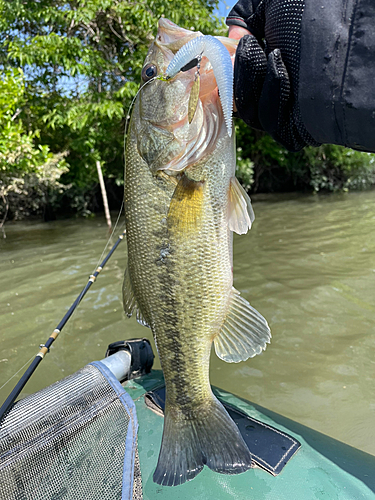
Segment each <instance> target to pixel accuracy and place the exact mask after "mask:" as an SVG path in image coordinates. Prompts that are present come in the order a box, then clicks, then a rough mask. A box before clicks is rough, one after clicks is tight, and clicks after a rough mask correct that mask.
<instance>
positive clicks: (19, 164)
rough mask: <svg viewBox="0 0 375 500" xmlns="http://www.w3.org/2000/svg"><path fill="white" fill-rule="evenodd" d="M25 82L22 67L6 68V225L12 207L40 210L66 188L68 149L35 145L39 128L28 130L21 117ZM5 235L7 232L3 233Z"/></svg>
mask: <svg viewBox="0 0 375 500" xmlns="http://www.w3.org/2000/svg"><path fill="white" fill-rule="evenodd" d="M24 92H25V84H24V77H23V73H22V71H21V70H20V69H10V70H7V71H4V72H3V74H2V78H1V79H0V199H1V205H0V206H1V208H2V212H3V217H2V221H1V222H0V227H1V228H2V227H3V225H4V222H5V219H6V217H7V214H8V210H9V208H10V210H11V211H12V212H13V214H14V215H18V216H20V215H21V213H22V211H23V213H26V214H29V213H30V212H35V213H38V212H40V211H43V209H44V208H45V206H46V204H47V197H48V194H49V192H50V191H51V190H58V191H62V190H63V189H64V186H63V185H62V184H60V183H59V179H60V176H61V175H62V174H63V173H64V172H66V171H67V167H66V165H65V162H64V160H63V157H64V156H65V154H64V153H60V154H57V155H55V154H53V153H51V152H50V151H49V148H48V146H46V145H43V146H42V145H39V146H35V144H34V141H35V139H36V138H37V137H38V135H39V131H38V130H34V131H32V132H31V131H29V132H26V131H25V129H24V125H23V123H22V121H21V119H20V114H21V110H22V107H23V105H24V103H25V100H24ZM3 234H4V235H5V233H3Z"/></svg>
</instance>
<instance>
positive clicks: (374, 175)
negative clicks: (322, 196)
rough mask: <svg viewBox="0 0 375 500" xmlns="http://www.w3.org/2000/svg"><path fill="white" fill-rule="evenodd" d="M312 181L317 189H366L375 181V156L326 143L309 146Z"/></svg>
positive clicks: (308, 155) (308, 159) (306, 151)
mask: <svg viewBox="0 0 375 500" xmlns="http://www.w3.org/2000/svg"><path fill="white" fill-rule="evenodd" d="M304 156H305V158H306V159H307V161H308V165H309V168H310V174H311V180H310V184H311V186H312V188H313V189H314V191H315V192H317V191H320V190H326V191H339V190H342V191H348V190H349V189H366V188H369V187H370V186H372V185H374V184H375V155H374V154H369V153H363V152H360V151H354V150H352V149H348V148H343V147H341V146H336V145H333V144H332V145H330V144H325V145H323V146H320V148H306V150H305V151H304Z"/></svg>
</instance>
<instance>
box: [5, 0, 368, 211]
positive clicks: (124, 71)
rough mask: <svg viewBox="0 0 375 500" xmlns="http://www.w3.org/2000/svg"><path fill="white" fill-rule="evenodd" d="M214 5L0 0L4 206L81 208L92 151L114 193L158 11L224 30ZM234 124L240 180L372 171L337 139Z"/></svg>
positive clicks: (91, 191) (88, 192)
mask: <svg viewBox="0 0 375 500" xmlns="http://www.w3.org/2000/svg"><path fill="white" fill-rule="evenodd" d="M215 5H217V0H189V2H186V1H183V0H173V1H172V0H147V1H146V0H142V1H140V2H136V3H134V2H129V1H128V0H38V1H37V2H36V1H34V0H12V1H9V0H0V71H1V72H2V73H1V74H0V203H2V205H3V208H4V207H6V206H7V205H9V204H10V205H12V206H13V209H12V208H11V210H13V213H14V214H15V215H17V216H21V215H22V213H25V214H26V213H40V212H41V211H44V210H45V209H46V206H47V205H48V204H52V205H54V206H55V207H57V206H60V205H61V204H63V205H64V204H65V205H66V207H68V208H69V209H72V210H74V211H75V212H79V213H82V214H88V213H90V207H91V206H92V202H93V200H95V199H96V197H97V188H96V186H97V171H96V166H95V163H96V161H100V163H101V165H102V168H103V173H104V175H105V177H106V181H107V187H108V185H109V187H110V188H111V186H112V188H113V189H117V190H118V192H119V193H120V197H121V189H122V184H123V163H124V162H123V148H124V129H125V119H126V114H127V110H128V108H129V105H130V102H131V101H132V99H133V97H134V95H135V93H136V91H137V89H138V85H139V82H140V73H141V69H142V65H143V61H144V58H145V55H146V53H147V50H148V47H149V44H150V42H151V40H152V39H153V37H154V36H155V34H156V30H157V22H158V19H159V18H160V17H162V16H165V17H167V18H169V19H171V20H172V21H174V22H175V23H177V24H179V25H180V26H182V27H184V28H188V29H193V30H200V31H201V32H203V33H205V34H224V33H225V28H224V25H223V22H222V21H220V20H218V19H217V18H215V17H214V16H213V10H214V8H215ZM236 130H237V136H238V150H237V163H238V166H237V175H238V177H239V178H240V179H241V181H242V183H243V184H244V186H245V187H246V189H248V190H250V189H251V190H253V191H286V190H293V189H309V190H314V191H319V190H321V189H324V190H330V191H334V190H337V189H344V190H346V189H349V188H350V189H351V188H356V189H357V188H362V187H367V186H369V185H373V184H374V182H375V181H374V177H375V174H374V163H373V162H374V160H373V156H372V155H367V154H366V153H357V152H352V151H349V150H345V149H343V148H339V147H338V146H323V147H322V148H317V149H314V148H306V149H305V150H304V151H302V152H300V153H297V154H293V153H289V152H288V151H286V150H285V149H284V148H283V147H282V146H280V145H278V144H277V143H275V142H274V141H273V140H272V139H271V138H270V137H269V136H267V135H265V134H263V133H261V132H258V131H254V130H250V129H249V128H247V127H246V126H245V125H244V124H243V123H242V122H238V123H237V125H236ZM20 183H21V184H20ZM17 197H18V198H17ZM38 197H39V202H38V201H37V200H38ZM22 204H24V205H23V206H24V209H22V210H21V208H20V207H21V205H22ZM3 212H4V210H3Z"/></svg>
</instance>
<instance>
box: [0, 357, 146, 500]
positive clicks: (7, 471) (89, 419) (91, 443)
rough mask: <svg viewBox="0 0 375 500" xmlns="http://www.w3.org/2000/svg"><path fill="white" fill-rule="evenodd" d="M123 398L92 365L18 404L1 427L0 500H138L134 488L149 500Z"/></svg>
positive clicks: (131, 421) (130, 416)
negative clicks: (136, 472) (141, 485)
mask: <svg viewBox="0 0 375 500" xmlns="http://www.w3.org/2000/svg"><path fill="white" fill-rule="evenodd" d="M120 391H121V392H120ZM123 394H125V391H124V390H123V389H122V387H121V385H120V384H119V383H118V382H117V386H116V390H115V389H114V387H113V383H112V384H111V383H109V382H108V380H107V379H106V377H105V376H104V375H103V374H102V373H101V371H99V370H98V369H97V368H96V367H95V366H92V365H88V366H86V367H85V368H83V369H82V370H80V371H78V372H77V373H75V374H74V375H71V376H69V377H67V378H65V379H63V380H62V381H60V382H57V383H56V384H53V385H51V386H50V387H47V388H46V389H43V390H42V391H39V392H37V393H36V394H33V395H31V396H28V397H27V398H25V399H23V400H21V401H19V402H18V403H16V404H15V405H14V407H13V408H12V409H11V411H10V412H9V413H8V415H7V416H6V417H5V419H4V420H3V421H2V422H1V424H0V498H1V499H4V500H5V499H6V500H21V499H22V500H29V499H30V500H39V499H46V500H47V499H48V500H78V499H79V500H81V499H90V500H91V499H92V500H99V499H100V500H106V499H108V500H116V499H131V498H132V496H133V487H134V492H135V493H136V495H138V496H135V497H134V498H137V499H138V498H142V489H140V495H139V487H138V488H136V484H133V474H134V454H135V449H136V431H137V423H136V417H135V412H134V411H133V409H132V408H131V407H130V405H129V407H127V404H126V402H124V400H123ZM127 397H128V398H129V396H127ZM129 399H130V398H129ZM129 454H130V455H129ZM129 457H130V458H131V460H129ZM124 463H125V464H129V463H131V464H132V466H130V467H129V466H124ZM138 482H139V481H138ZM136 483H137V481H136Z"/></svg>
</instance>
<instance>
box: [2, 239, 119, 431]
mask: <svg viewBox="0 0 375 500" xmlns="http://www.w3.org/2000/svg"><path fill="white" fill-rule="evenodd" d="M125 233H126V230H124V231H123V233H122V234H121V235H120V236H119V237H118V240H117V241H116V243H115V244H114V245H113V247H112V248H111V250H110V251H109V252H108V254H107V256H106V257H105V259H104V260H103V262H102V263H101V264H100V266H98V267H97V268H96V271H95V272H94V273H93V274H91V275H90V277H89V280H88V282H87V284H86V286H85V287H84V289H83V290H82V292H81V293H80V294H79V295H78V297H77V298H76V300H75V301H74V302H73V304H72V305H71V306H70V308H69V310H68V312H67V313H66V314H65V316H64V317H63V319H62V320H61V321H60V323H59V324H58V325H57V327H56V328H55V329H54V330H53V332H52V334H51V335H50V336H49V338H48V340H47V342H46V343H45V344H41V345H40V346H39V347H40V351H39V352H38V354H37V355H36V356H35V358H34V360H33V361H32V362H31V364H30V366H29V367H28V368H27V370H26V371H25V373H24V374H23V375H22V377H21V378H20V380H19V381H18V383H17V385H16V386H15V388H14V389H13V391H12V392H11V393H10V394H9V396H8V397H7V399H6V400H5V402H4V404H3V405H2V407H1V408H0V421H1V420H2V418H3V416H4V415H5V414H6V412H7V411H8V410H9V409H10V407H11V406H12V404H13V403H14V401H15V400H16V399H17V397H18V395H19V393H20V392H21V391H22V389H23V388H24V387H25V385H26V383H27V381H28V380H29V378H30V377H31V375H32V374H33V373H34V371H35V370H36V368H37V366H38V365H39V363H40V362H41V361H42V360H43V359H44V357H45V355H46V354H47V353H48V352H49V349H50V347H51V345H52V344H53V343H54V341H55V340H56V339H57V337H58V335H59V334H60V332H61V330H62V329H63V328H64V326H65V325H66V323H67V322H68V320H69V318H70V317H71V315H72V314H73V313H74V311H75V310H76V308H77V306H78V304H79V303H80V302H81V300H82V299H83V297H84V296H85V295H86V293H87V291H88V290H89V288H90V287H91V285H92V284H93V283H94V282H95V281H96V278H97V277H98V275H99V273H100V272H101V271H102V269H103V267H104V266H105V265H106V264H107V262H108V260H109V259H110V257H111V256H112V254H113V252H114V251H115V250H116V248H117V247H118V246H119V244H120V243H121V241H122V240H123V239H124V237H125Z"/></svg>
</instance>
